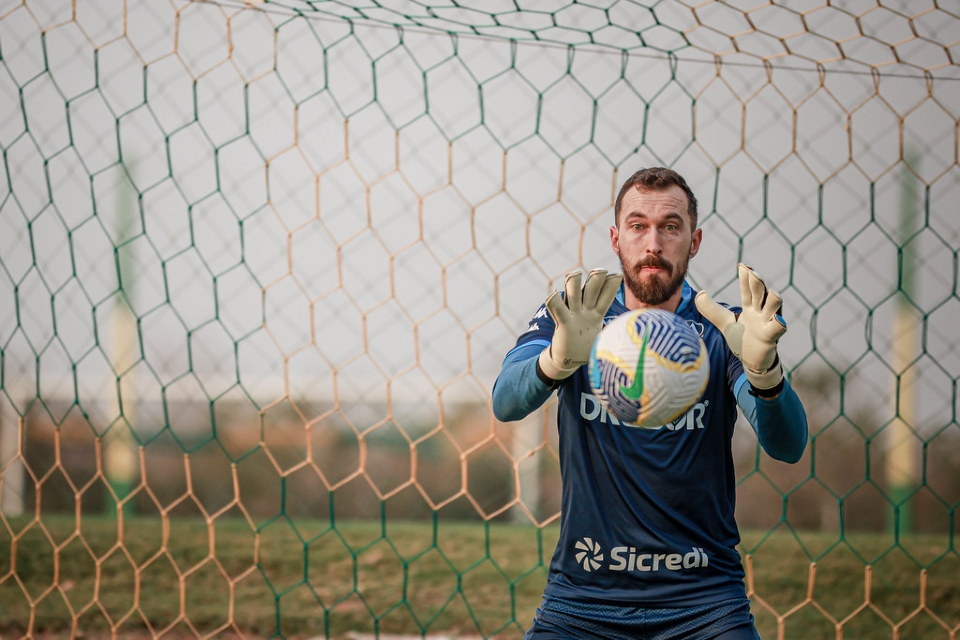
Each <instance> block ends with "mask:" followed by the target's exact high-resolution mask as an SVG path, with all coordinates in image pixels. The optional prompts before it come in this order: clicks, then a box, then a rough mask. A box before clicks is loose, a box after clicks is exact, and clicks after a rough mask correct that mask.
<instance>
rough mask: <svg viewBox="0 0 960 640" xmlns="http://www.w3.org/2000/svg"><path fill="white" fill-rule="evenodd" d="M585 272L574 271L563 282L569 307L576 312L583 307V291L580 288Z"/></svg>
mask: <svg viewBox="0 0 960 640" xmlns="http://www.w3.org/2000/svg"><path fill="white" fill-rule="evenodd" d="M582 278H583V274H581V273H580V272H579V271H574V272H571V273H568V274H567V277H566V278H565V279H564V282H563V290H564V295H565V296H566V301H567V308H569V309H570V311H573V312H574V313H578V312H579V311H580V310H581V309H582V308H583V292H582V291H581V289H580V282H581V279H582Z"/></svg>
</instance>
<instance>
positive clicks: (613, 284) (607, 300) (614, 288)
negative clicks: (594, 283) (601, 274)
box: [597, 273, 623, 314]
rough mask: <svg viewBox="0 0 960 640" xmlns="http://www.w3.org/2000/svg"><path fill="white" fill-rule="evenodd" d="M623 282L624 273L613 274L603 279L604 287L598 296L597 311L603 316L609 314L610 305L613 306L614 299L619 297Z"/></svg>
mask: <svg viewBox="0 0 960 640" xmlns="http://www.w3.org/2000/svg"><path fill="white" fill-rule="evenodd" d="M621 282H623V274H622V273H611V274H609V275H608V276H607V277H606V278H604V279H603V287H602V288H601V289H600V294H599V295H598V296H597V311H599V312H600V313H602V314H606V313H607V310H608V309H610V305H611V304H613V299H614V298H616V297H617V293H618V292H619V291H620V283H621Z"/></svg>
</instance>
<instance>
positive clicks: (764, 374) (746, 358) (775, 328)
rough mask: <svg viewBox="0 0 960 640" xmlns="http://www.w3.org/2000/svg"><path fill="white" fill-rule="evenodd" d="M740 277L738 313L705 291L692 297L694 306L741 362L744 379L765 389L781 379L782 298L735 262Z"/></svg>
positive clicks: (785, 329)
mask: <svg viewBox="0 0 960 640" xmlns="http://www.w3.org/2000/svg"><path fill="white" fill-rule="evenodd" d="M737 272H738V275H739V277H740V298H741V306H742V308H743V310H742V311H740V312H739V313H734V312H733V311H731V310H730V309H727V308H726V307H724V306H721V305H720V304H718V303H716V302H715V301H714V300H713V298H711V297H710V295H709V294H708V293H707V292H706V291H701V292H700V293H698V294H697V297H696V298H695V300H694V301H695V303H696V305H697V309H699V310H700V313H701V314H702V315H703V317H704V318H706V319H707V320H709V321H710V322H711V323H713V325H714V326H716V327H717V329H719V330H720V332H721V333H722V334H723V337H724V338H725V339H726V341H727V345H728V346H729V347H730V350H731V351H733V354H734V355H735V356H737V357H738V358H740V361H741V362H742V363H743V371H744V373H746V374H747V380H748V381H749V382H750V384H751V385H753V387H754V388H755V389H758V390H768V389H774V388H775V387H777V386H779V385H780V383H781V381H782V380H783V367H782V366H781V365H780V357H779V356H778V355H777V341H778V340H779V339H780V336H782V335H783V334H784V333H786V331H787V325H786V324H785V323H784V321H783V318H782V317H781V316H780V315H779V313H780V309H781V307H782V306H783V299H782V298H781V297H780V296H779V295H778V294H777V292H776V291H773V290H772V289H767V286H766V285H765V284H764V283H763V279H762V278H761V277H760V276H759V274H757V272H756V271H754V270H753V269H751V268H750V267H748V266H747V265H745V264H740V265H738V266H737Z"/></svg>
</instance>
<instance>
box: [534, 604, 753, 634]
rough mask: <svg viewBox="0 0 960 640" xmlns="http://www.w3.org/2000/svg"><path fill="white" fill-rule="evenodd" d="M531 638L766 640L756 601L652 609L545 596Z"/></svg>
mask: <svg viewBox="0 0 960 640" xmlns="http://www.w3.org/2000/svg"><path fill="white" fill-rule="evenodd" d="M525 638H526V639H528V640H560V639H576V640H586V639H588V638H596V639H598V640H600V639H602V640H678V639H682V640H760V636H759V634H758V633H757V630H756V627H755V626H754V622H753V614H751V613H750V601H749V600H747V599H746V598H733V599H731V600H722V601H720V602H714V603H710V604H705V605H698V606H695V607H680V608H668V609H650V608H644V607H624V606H620V605H610V604H596V603H587V602H577V601H573V600H566V599H563V598H557V597H553V596H544V597H543V601H542V602H541V603H540V606H539V607H537V615H536V617H535V618H534V619H533V626H532V627H530V629H529V630H528V631H527V634H526V636H525Z"/></svg>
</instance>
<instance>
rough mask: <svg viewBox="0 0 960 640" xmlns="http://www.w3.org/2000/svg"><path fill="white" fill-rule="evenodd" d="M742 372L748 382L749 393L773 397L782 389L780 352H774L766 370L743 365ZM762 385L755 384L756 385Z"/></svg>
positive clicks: (759, 396) (761, 396) (762, 396)
mask: <svg viewBox="0 0 960 640" xmlns="http://www.w3.org/2000/svg"><path fill="white" fill-rule="evenodd" d="M744 373H746V374H747V381H748V382H749V383H750V394H751V395H753V396H756V397H758V398H775V397H776V396H777V395H779V394H780V392H781V391H783V380H784V378H783V367H782V366H780V354H775V356H774V359H773V364H772V365H770V368H769V369H767V370H766V371H754V370H753V369H750V368H749V367H747V366H746V365H744ZM758 384H759V385H762V386H757V385H758Z"/></svg>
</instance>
